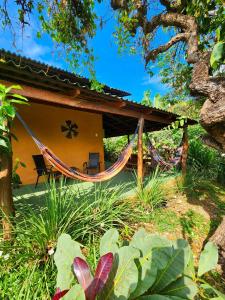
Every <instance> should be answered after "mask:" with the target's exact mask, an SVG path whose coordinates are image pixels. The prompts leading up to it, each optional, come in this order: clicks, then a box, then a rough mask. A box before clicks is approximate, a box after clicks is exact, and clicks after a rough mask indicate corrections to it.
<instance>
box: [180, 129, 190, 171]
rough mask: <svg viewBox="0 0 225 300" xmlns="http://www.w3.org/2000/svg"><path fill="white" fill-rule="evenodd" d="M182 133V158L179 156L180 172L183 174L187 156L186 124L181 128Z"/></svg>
mask: <svg viewBox="0 0 225 300" xmlns="http://www.w3.org/2000/svg"><path fill="white" fill-rule="evenodd" d="M183 131H184V134H183V152H182V158H181V168H182V174H183V176H185V175H186V174H187V156H188V146H189V144H188V126H185V127H184V128H183Z"/></svg>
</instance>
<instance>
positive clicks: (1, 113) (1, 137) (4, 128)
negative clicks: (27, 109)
mask: <svg viewBox="0 0 225 300" xmlns="http://www.w3.org/2000/svg"><path fill="white" fill-rule="evenodd" d="M12 89H16V90H20V89H21V87H20V86H18V85H13V86H10V87H8V88H7V87H6V86H4V85H2V84H0V103H1V106H0V150H1V151H4V152H7V153H11V151H12V149H11V137H14V138H15V136H14V135H12V134H11V133H10V127H11V126H12V121H13V119H14V118H15V116H16V108H15V104H27V101H28V100H27V99H26V98H25V97H23V96H21V95H18V94H14V93H12V92H11V90H12Z"/></svg>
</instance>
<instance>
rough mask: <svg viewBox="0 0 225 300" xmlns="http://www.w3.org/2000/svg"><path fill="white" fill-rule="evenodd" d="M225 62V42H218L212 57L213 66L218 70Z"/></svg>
mask: <svg viewBox="0 0 225 300" xmlns="http://www.w3.org/2000/svg"><path fill="white" fill-rule="evenodd" d="M224 62H225V42H218V43H217V44H216V45H215V46H214V47H213V51H212V54H211V57H210V64H211V66H212V67H213V68H214V69H216V68H218V66H219V65H220V64H222V63H224Z"/></svg>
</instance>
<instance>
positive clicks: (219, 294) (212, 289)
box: [200, 283, 225, 300]
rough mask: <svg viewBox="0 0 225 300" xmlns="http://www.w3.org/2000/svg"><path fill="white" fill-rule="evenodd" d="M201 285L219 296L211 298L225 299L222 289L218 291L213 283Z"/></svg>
mask: <svg viewBox="0 0 225 300" xmlns="http://www.w3.org/2000/svg"><path fill="white" fill-rule="evenodd" d="M200 287H201V288H203V289H204V290H206V291H209V292H214V293H215V294H216V295H217V296H218V297H216V298H211V299H218V300H225V295H224V294H223V293H221V292H220V291H218V290H217V289H215V288H214V287H212V286H211V285H209V284H208V283H204V284H201V286H200Z"/></svg>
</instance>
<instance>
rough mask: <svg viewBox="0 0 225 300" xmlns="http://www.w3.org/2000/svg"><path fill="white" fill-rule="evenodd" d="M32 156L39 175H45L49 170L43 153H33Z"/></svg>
mask: <svg viewBox="0 0 225 300" xmlns="http://www.w3.org/2000/svg"><path fill="white" fill-rule="evenodd" d="M32 157H33V160H34V163H35V167H36V171H37V173H38V175H43V173H47V172H48V170H47V167H46V164H45V160H44V157H43V155H41V154H38V155H32Z"/></svg>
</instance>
